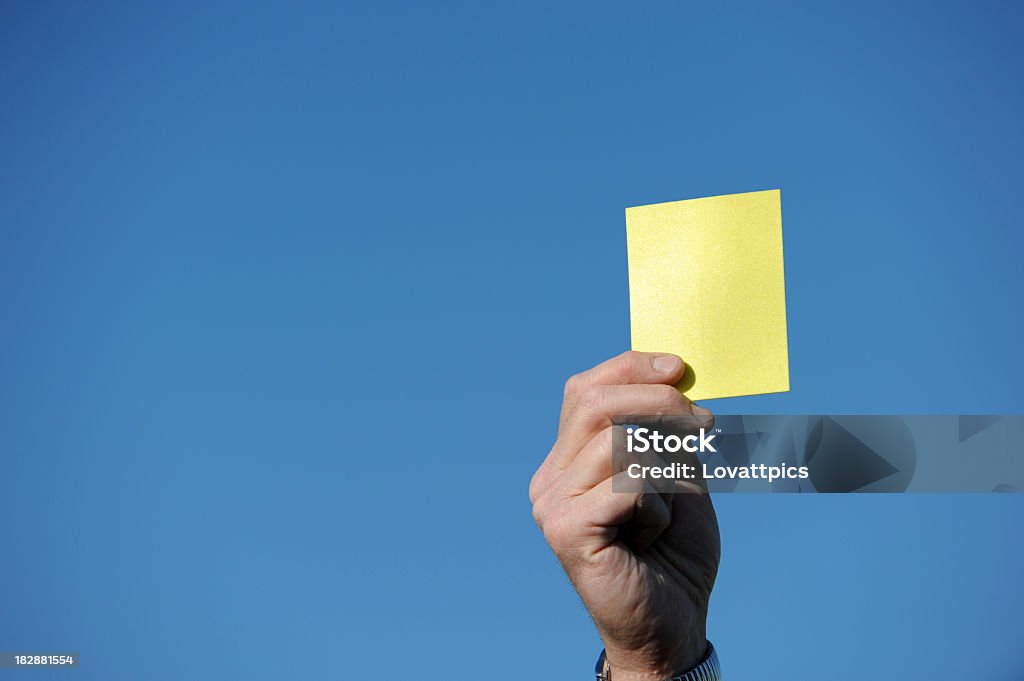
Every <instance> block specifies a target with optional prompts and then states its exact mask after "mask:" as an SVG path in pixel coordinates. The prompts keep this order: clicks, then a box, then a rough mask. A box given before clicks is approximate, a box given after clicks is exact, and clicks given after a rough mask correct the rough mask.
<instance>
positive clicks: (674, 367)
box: [560, 350, 686, 423]
mask: <svg viewBox="0 0 1024 681" xmlns="http://www.w3.org/2000/svg"><path fill="white" fill-rule="evenodd" d="M685 368H686V365H685V364H684V363H683V360H681V359H680V358H679V357H677V356H676V355H671V354H667V353H661V352H637V351H636V350H629V351H627V352H624V353H622V354H621V355H619V356H618V357H613V358H611V359H609V360H607V361H605V362H602V363H601V364H598V365H597V366H596V367H594V368H593V369H588V370H587V371H584V372H583V373H580V374H576V375H575V376H572V377H571V378H570V379H569V380H568V381H566V383H565V397H564V399H563V400H562V416H561V419H560V423H561V422H562V421H564V420H565V419H566V418H568V416H569V415H570V414H571V413H572V411H573V410H574V409H575V408H576V403H577V402H578V401H579V399H580V397H581V396H582V395H583V394H585V393H586V391H587V390H588V389H590V388H592V387H593V386H596V385H626V384H631V383H641V384H647V383H650V384H654V383H664V384H674V383H676V382H677V381H679V379H680V378H682V375H683V371H684V369H685Z"/></svg>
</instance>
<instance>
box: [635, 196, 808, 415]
mask: <svg viewBox="0 0 1024 681" xmlns="http://www.w3.org/2000/svg"><path fill="white" fill-rule="evenodd" d="M626 245H627V248H628V250H629V316H630V327H631V331H632V341H633V349H634V350H643V351H647V352H672V353H675V354H677V355H679V356H680V357H682V358H683V359H684V360H685V361H686V364H687V368H686V375H685V376H684V377H683V380H682V381H681V382H680V383H679V385H678V387H679V389H680V390H682V391H683V392H685V393H686V395H687V396H688V397H689V398H690V399H692V400H707V399H715V398H718V397H736V396H739V395H757V394H760V393H776V392H785V391H787V390H789V352H788V349H787V339H786V289H785V280H784V275H783V266H782V204H781V197H780V192H779V190H771V191H764V192H751V193H748V194H730V195H728V196H714V197H711V198H706V199H692V200H690V201H675V202H672V203H658V204H654V205H651V206H638V207H636V208H627V209H626Z"/></svg>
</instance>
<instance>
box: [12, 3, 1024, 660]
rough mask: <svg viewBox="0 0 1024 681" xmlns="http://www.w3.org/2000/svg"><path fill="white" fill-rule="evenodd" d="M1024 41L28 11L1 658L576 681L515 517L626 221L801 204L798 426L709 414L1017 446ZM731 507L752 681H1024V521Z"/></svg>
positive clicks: (951, 18)
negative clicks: (1011, 441) (51, 654)
mask: <svg viewBox="0 0 1024 681" xmlns="http://www.w3.org/2000/svg"><path fill="white" fill-rule="evenodd" d="M1021 18H1022V17H1021V12H1020V10H1019V9H1017V8H1015V7H1013V6H1012V4H1007V3H977V2H975V3H966V2H962V3H928V4H925V3H908V2H896V3H892V2H887V3H876V2H867V3H830V4H822V3H770V4H768V3H754V2H750V3H689V2H657V3H640V4H637V3H633V4H623V3H607V2H591V3H564V4H557V5H556V4H552V3H510V4H505V5H497V6H496V5H493V4H490V3H468V2H467V3H396V2H373V3H370V2H361V3H302V4H301V6H300V5H297V4H294V3H225V2H211V3H189V2H182V3H159V4H155V3H151V4H149V5H148V6H145V7H143V6H139V5H137V4H135V3H108V2H97V3H89V4H84V3H50V4H45V5H43V4H39V3H30V2H6V3H3V5H2V6H0V292H2V293H0V325H2V326H0V329H2V333H0V377H2V380H0V476H2V480H3V493H2V494H0V532H2V536H3V538H4V550H3V551H2V553H0V555H2V556H3V559H2V568H0V603H3V606H2V608H0V649H6V650H17V649H35V650H43V649H71V650H78V651H81V653H82V655H83V662H82V665H83V666H82V669H81V670H80V671H79V672H78V673H77V675H78V676H79V677H80V678H83V679H109V678H129V677H135V678H148V679H181V678H189V679H207V678H208V679H222V678H242V677H245V678H251V679H264V678H265V679H271V678H274V679H277V678H282V677H286V678H361V679H391V678H395V677H396V675H398V674H403V673H404V674H407V673H410V672H413V671H414V672H415V673H416V674H417V675H420V676H424V677H426V678H463V677H465V678H472V677H476V676H479V675H481V674H485V675H487V676H488V677H490V678H495V679H514V678H516V679H517V678H521V677H522V676H523V674H524V673H526V674H528V675H529V676H531V677H536V678H551V679H568V678H584V677H586V676H587V675H588V674H589V673H590V668H591V666H592V663H593V660H594V658H595V657H596V655H597V653H598V652H599V649H600V644H599V641H598V639H597V637H596V634H595V633H594V632H593V629H592V626H591V625H590V623H589V621H588V619H587V616H586V613H585V611H584V610H583V608H582V606H581V605H580V604H579V603H578V601H577V600H576V598H575V596H574V595H573V593H572V592H571V590H570V588H569V586H568V584H567V582H566V580H565V578H564V576H563V575H562V574H561V572H560V570H559V568H558V566H557V563H556V561H555V560H554V558H553V557H552V556H551V555H550V553H549V552H548V551H547V549H546V547H545V546H544V543H543V539H542V537H541V536H540V534H539V532H537V531H536V528H535V527H534V526H533V522H532V519H531V516H530V509H529V504H528V501H527V497H526V487H527V484H528V481H529V477H530V475H531V473H532V471H533V469H534V468H535V467H536V466H537V465H538V464H539V462H540V461H541V460H542V458H543V457H544V455H545V454H546V452H547V448H548V447H549V446H550V443H551V440H552V437H553V435H554V425H555V419H556V415H557V408H558V404H559V400H560V394H561V385H562V382H563V381H564V379H565V377H566V376H567V375H569V374H570V373H573V372H576V371H579V370H580V369H583V368H586V367H587V366H589V365H591V364H594V363H596V362H598V361H600V360H601V359H603V358H605V357H607V356H610V355H613V354H617V353H618V352H620V351H622V350H623V349H625V348H626V347H627V346H628V343H629V325H628V297H627V289H626V283H627V274H626V255H625V231H624V218H623V209H624V208H625V207H627V206H633V205H639V204H644V203H654V202H659V201H671V200H678V199H684V198H691V197H697V196H708V195H716V194H725V193H733V192H742V191H753V190H759V189H770V188H780V189H781V190H782V201H783V231H784V238H785V249H786V283H787V305H788V314H789V329H790V362H791V382H792V390H791V392H789V393H786V394H780V395H770V396H760V397H750V398H742V399H735V400H722V401H717V402H714V403H707V406H709V407H711V408H712V409H715V410H717V411H719V412H722V413H729V412H731V413H742V412H748V413H808V412H809V413H1020V412H1021V411H1022V408H1024V398H1022V397H1021V393H1020V389H1019V386H1020V385H1021V384H1022V382H1024V369H1022V363H1021V360H1020V336H1021V321H1020V315H1019V307H1020V297H1021V293H1022V277H1021V271H1020V267H1019V260H1020V255H1019V254H1020V252H1021V246H1022V240H1024V237H1022V236H1021V229H1020V228H1021V220H1020V216H1019V210H1020V201H1019V196H1020V181H1021V171H1020V158H1021V157H1022V153H1024V133H1022V127H1021V126H1020V123H1019V122H1020V120H1024V98H1022V94H1024V93H1022V86H1021V79H1020V64H1021V63H1022V57H1024V54H1022V52H1024V47H1022V45H1021V43H1020V41H1019V39H1018V36H1019V31H1020V27H1021V23H1022V22H1021ZM717 505H718V508H719V513H720V521H721V525H722V532H723V552H724V553H723V562H722V569H721V574H720V579H719V584H718V588H717V590H716V592H715V595H714V597H713V600H712V616H711V624H710V636H711V637H712V639H713V640H714V641H715V643H716V645H717V646H718V647H719V649H720V651H721V655H722V662H723V666H724V668H725V670H726V672H727V674H728V676H729V678H733V679H742V678H760V679H792V678H820V677H821V676H822V675H823V674H824V673H825V672H826V671H827V674H826V675H827V676H828V678H830V679H839V680H841V679H853V678H861V672H863V671H865V670H868V669H875V668H881V669H884V670H886V676H892V677H896V676H898V675H899V674H900V673H903V674H904V675H905V676H906V677H907V678H925V677H926V676H927V675H928V674H932V675H936V676H938V677H940V678H955V677H956V675H957V674H963V673H969V674H970V675H971V677H978V678H981V677H984V678H992V679H1015V678H1019V676H1020V674H1021V673H1022V670H1024V653H1021V649H1020V646H1019V634H1018V632H1019V631H1020V630H1021V627H1022V626H1024V583H1022V582H1021V580H1020V577H1019V575H1020V574H1022V573H1024V551H1022V549H1021V546H1020V529H1019V519H1020V518H1021V514H1022V512H1024V498H1022V497H1020V496H1019V495H990V496H961V495H948V496H907V497H898V496H886V497H881V496H875V497H863V498H856V497H826V496H821V497H796V496H793V497H783V496H776V497H767V496H742V497H741V496H731V497H726V496H724V495H723V496H722V497H720V498H719V499H718V500H717ZM61 674H67V672H53V673H52V674H51V673H49V672H37V673H34V674H33V678H37V677H38V678H49V677H50V676H51V675H53V676H55V677H56V676H59V675H61ZM4 678H18V677H17V676H16V673H15V672H2V671H0V679H4ZM60 678H64V676H61V677H60Z"/></svg>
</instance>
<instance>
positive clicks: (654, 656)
mask: <svg viewBox="0 0 1024 681" xmlns="http://www.w3.org/2000/svg"><path fill="white" fill-rule="evenodd" d="M707 646H708V642H707V638H706V637H705V634H704V632H703V631H701V632H699V633H697V632H694V635H692V636H686V637H683V638H681V639H680V640H679V641H678V643H677V645H675V646H672V647H668V646H666V647H664V648H662V649H661V650H657V651H638V650H619V649H617V648H616V647H615V646H614V645H613V646H607V644H606V646H605V658H606V660H607V663H608V669H610V670H611V671H612V673H613V675H614V676H613V678H614V679H615V681H666V679H671V678H673V677H675V676H678V675H680V674H684V673H686V672H687V671H688V670H690V669H693V668H694V667H696V666H698V665H699V664H700V663H701V662H702V661H703V660H704V658H705V656H706V655H707Z"/></svg>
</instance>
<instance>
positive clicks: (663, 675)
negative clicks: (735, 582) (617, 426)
mask: <svg viewBox="0 0 1024 681" xmlns="http://www.w3.org/2000/svg"><path fill="white" fill-rule="evenodd" d="M683 370H684V364H683V361H682V360H681V359H680V358H679V357H676V356H675V355H667V354H659V353H641V352H626V353H624V354H622V355H619V356H618V357H615V358H613V359H610V360H608V361H606V362H604V363H602V364H599V365H598V366H596V367H594V368H593V369H590V370H589V371H585V372H583V373H581V374H578V375H576V376H573V377H572V378H570V379H569V381H568V382H567V383H566V385H565V397H564V400H563V403H562V412H561V417H560V419H559V426H558V438H557V439H556V441H555V444H554V446H553V447H552V448H551V452H550V453H549V454H548V456H547V458H546V459H545V460H544V463H543V464H541V466H540V468H539V469H538V470H537V472H536V473H535V474H534V476H533V479H532V481H531V482H530V501H531V503H532V504H533V515H534V519H535V520H536V521H537V525H538V526H539V527H540V528H541V530H542V531H543V532H544V537H545V538H546V539H547V542H548V544H549V545H550V546H551V549H552V550H553V551H554V553H555V555H556V556H557V557H558V560H559V561H560V562H561V564H562V567H563V568H564V569H565V572H566V574H567V575H568V576H569V579H570V580H571V581H572V584H573V586H574V587H575V588H576V591H577V593H578V594H579V595H580V598H581V599H582V600H583V603H584V605H585V606H586V607H587V610H588V611H589V612H590V615H591V617H592V618H593V620H594V623H595V624H596V625H597V630H598V632H599V633H600V635H601V639H602V641H603V642H604V645H605V650H606V652H607V659H608V663H609V665H610V668H611V670H612V675H613V678H614V679H615V681H656V680H664V679H667V678H670V677H671V676H672V675H674V674H678V673H680V672H685V671H686V670H688V669H690V668H692V667H694V666H695V665H697V664H699V663H700V661H701V660H702V659H703V656H704V648H705V642H706V627H707V612H708V601H709V599H710V597H711V589H712V587H713V586H714V583H715V575H716V574H717V573H718V563H719V558H720V554H721V549H720V544H719V534H718V522H717V520H716V517H715V510H714V507H713V506H712V504H711V498H710V497H709V496H708V495H707V494H706V493H705V492H704V491H703V490H701V489H698V488H696V487H692V488H691V489H690V490H689V492H688V493H677V494H666V495H659V494H657V493H655V492H654V490H652V489H651V488H649V487H648V488H647V489H646V490H638V491H635V492H622V491H616V492H613V491H612V486H611V483H612V458H611V446H612V445H611V442H612V439H611V438H612V421H611V418H612V417H613V416H615V415H617V414H666V415H677V414H678V415H691V414H692V415H696V417H697V418H698V419H700V420H701V421H706V422H707V423H708V425H709V427H710V423H711V413H710V412H708V411H707V410H705V409H702V408H700V407H698V406H696V405H694V404H693V403H691V402H690V401H689V400H688V399H687V398H686V397H685V396H683V395H682V394H681V393H680V392H679V391H678V390H676V389H675V388H674V387H673V384H675V383H676V382H677V381H679V379H680V378H681V377H682V375H683ZM619 475H623V474H622V473H619Z"/></svg>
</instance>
